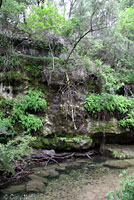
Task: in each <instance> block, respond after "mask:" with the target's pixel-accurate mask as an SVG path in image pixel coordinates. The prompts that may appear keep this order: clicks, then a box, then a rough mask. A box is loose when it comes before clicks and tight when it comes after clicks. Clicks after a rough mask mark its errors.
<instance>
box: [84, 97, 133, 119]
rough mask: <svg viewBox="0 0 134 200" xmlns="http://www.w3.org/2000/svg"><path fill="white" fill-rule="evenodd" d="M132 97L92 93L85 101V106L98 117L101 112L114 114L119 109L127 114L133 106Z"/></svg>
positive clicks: (121, 112)
mask: <svg viewBox="0 0 134 200" xmlns="http://www.w3.org/2000/svg"><path fill="white" fill-rule="evenodd" d="M132 105H133V101H132V99H131V98H130V99H128V98H127V97H124V96H120V95H112V94H107V93H103V94H101V95H99V94H90V95H89V96H88V97H87V98H86V100H85V102H84V107H85V108H86V109H87V110H88V111H89V113H90V114H92V115H93V116H94V117H97V116H98V114H99V113H100V112H102V111H103V112H104V113H110V114H111V115H113V116H114V114H115V113H114V112H115V111H118V112H119V113H120V114H125V113H127V112H128V111H129V109H130V108H131V107H132Z"/></svg>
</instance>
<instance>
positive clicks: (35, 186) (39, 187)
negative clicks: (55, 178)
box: [26, 180, 45, 193]
mask: <svg viewBox="0 0 134 200" xmlns="http://www.w3.org/2000/svg"><path fill="white" fill-rule="evenodd" d="M26 190H27V192H41V193H43V192H44V191H45V185H44V183H43V182H41V181H39V180H31V181H29V182H28V183H27V185H26Z"/></svg>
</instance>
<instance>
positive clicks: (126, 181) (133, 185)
mask: <svg viewBox="0 0 134 200" xmlns="http://www.w3.org/2000/svg"><path fill="white" fill-rule="evenodd" d="M120 176H122V177H123V180H122V181H120V183H119V185H118V189H117V190H115V191H110V192H108V193H107V194H106V196H107V197H108V200H114V199H117V200H125V199H127V200H132V199H134V177H133V176H127V174H126V171H123V173H122V174H120Z"/></svg>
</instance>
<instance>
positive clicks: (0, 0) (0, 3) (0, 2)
mask: <svg viewBox="0 0 134 200" xmlns="http://www.w3.org/2000/svg"><path fill="white" fill-rule="evenodd" d="M1 6H2V0H0V8H1Z"/></svg>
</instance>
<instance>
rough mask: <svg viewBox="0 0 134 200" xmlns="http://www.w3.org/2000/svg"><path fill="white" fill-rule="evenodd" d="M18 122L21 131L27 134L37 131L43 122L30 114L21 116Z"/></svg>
mask: <svg viewBox="0 0 134 200" xmlns="http://www.w3.org/2000/svg"><path fill="white" fill-rule="evenodd" d="M19 121H20V123H21V125H22V127H23V129H24V130H26V131H27V132H28V133H31V131H33V130H34V131H37V130H38V129H39V128H40V127H41V126H43V120H41V119H40V118H39V117H36V116H35V115H32V114H26V115H21V116H20V120H19Z"/></svg>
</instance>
